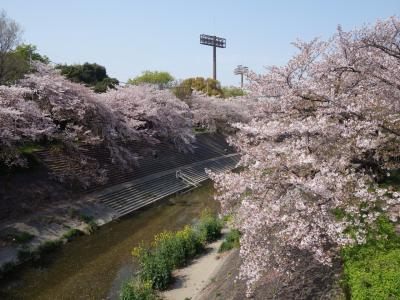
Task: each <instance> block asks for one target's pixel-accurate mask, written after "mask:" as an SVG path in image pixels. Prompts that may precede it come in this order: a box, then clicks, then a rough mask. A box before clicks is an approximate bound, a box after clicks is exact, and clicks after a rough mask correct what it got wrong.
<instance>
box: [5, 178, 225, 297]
mask: <svg viewBox="0 0 400 300" xmlns="http://www.w3.org/2000/svg"><path fill="white" fill-rule="evenodd" d="M217 207H218V204H217V203H216V202H215V201H214V200H213V188H212V185H211V183H207V184H205V185H203V186H202V187H200V188H198V189H196V190H195V191H192V192H190V193H187V194H184V195H180V196H174V197H171V198H169V199H167V200H161V201H160V202H159V203H157V204H156V205H153V206H151V207H149V208H147V209H146V210H142V211H140V212H137V213H135V214H133V215H131V216H129V217H125V218H123V219H121V220H118V221H115V222H112V223H109V224H107V225H105V226H103V227H101V228H100V229H99V230H98V231H97V232H96V233H95V234H93V235H91V236H82V237H79V238H77V239H76V240H74V241H73V242H71V243H68V244H66V245H64V246H63V247H62V248H61V249H59V250H57V251H56V252H54V253H52V254H50V255H48V256H47V257H46V258H45V259H44V260H42V261H40V262H39V263H35V264H30V265H27V266H24V267H23V268H21V269H19V270H17V271H16V272H15V273H14V274H11V275H9V276H7V278H5V279H3V282H1V283H0V290H1V292H0V298H1V299H29V300H31V299H51V300H55V299H57V300H58V299H74V300H76V299H117V298H118V292H119V288H120V286H121V284H122V283H123V282H124V281H125V280H127V279H128V278H130V277H131V275H132V274H133V272H134V270H135V266H134V264H133V262H132V256H131V253H130V252H131V250H132V248H133V247H135V246H136V245H138V244H139V243H141V242H142V241H143V242H145V243H146V242H149V241H150V240H151V239H152V238H153V236H154V234H156V233H158V232H161V231H163V230H176V229H180V228H182V227H183V226H184V225H186V224H190V223H193V222H195V221H196V219H197V218H198V217H199V214H200V213H201V211H202V210H203V209H205V208H210V209H211V210H214V211H216V210H217Z"/></svg>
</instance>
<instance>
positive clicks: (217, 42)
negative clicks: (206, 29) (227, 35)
mask: <svg viewBox="0 0 400 300" xmlns="http://www.w3.org/2000/svg"><path fill="white" fill-rule="evenodd" d="M200 44H202V45H207V46H212V47H213V79H214V80H217V47H218V48H226V39H224V38H220V37H217V36H215V35H214V36H212V35H207V34H200Z"/></svg>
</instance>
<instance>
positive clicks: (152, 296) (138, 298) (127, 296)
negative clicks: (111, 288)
mask: <svg viewBox="0 0 400 300" xmlns="http://www.w3.org/2000/svg"><path fill="white" fill-rule="evenodd" d="M119 299H120V300H156V299H159V297H157V295H156V293H155V291H154V290H153V288H152V284H151V282H149V281H148V282H142V281H139V280H137V279H136V280H133V281H131V282H126V283H125V284H124V285H123V286H122V290H121V293H120V295H119Z"/></svg>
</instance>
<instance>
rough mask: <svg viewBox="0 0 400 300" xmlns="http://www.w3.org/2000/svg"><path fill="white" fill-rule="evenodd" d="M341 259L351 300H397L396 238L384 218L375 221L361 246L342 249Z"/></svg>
mask: <svg viewBox="0 0 400 300" xmlns="http://www.w3.org/2000/svg"><path fill="white" fill-rule="evenodd" d="M342 258H343V263H344V283H345V287H346V289H347V291H348V294H349V297H350V298H351V299H355V300H361V299H374V300H384V299H385V300H386V299H400V237H399V236H398V235H397V234H396V232H395V226H394V224H393V223H391V222H390V221H389V220H388V219H387V218H385V217H381V218H379V220H378V222H377V228H376V229H374V230H371V232H369V234H368V238H367V242H366V243H365V244H362V245H355V246H351V247H345V248H344V249H343V250H342Z"/></svg>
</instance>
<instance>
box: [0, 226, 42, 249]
mask: <svg viewBox="0 0 400 300" xmlns="http://www.w3.org/2000/svg"><path fill="white" fill-rule="evenodd" d="M7 231H8V230H7ZM34 237H35V235H33V234H31V233H29V232H26V231H19V230H17V229H14V228H12V229H11V230H10V231H9V232H6V233H4V234H2V237H1V238H2V239H3V240H5V241H8V242H12V243H16V244H20V245H22V244H26V243H28V242H30V241H31V240H32V239H33V238H34Z"/></svg>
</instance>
